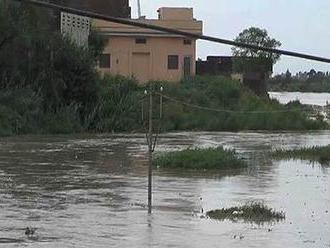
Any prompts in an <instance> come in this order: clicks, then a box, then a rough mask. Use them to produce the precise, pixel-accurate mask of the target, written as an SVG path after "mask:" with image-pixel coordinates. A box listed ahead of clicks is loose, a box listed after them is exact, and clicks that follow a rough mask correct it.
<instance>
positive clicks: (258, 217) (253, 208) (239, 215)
mask: <svg viewBox="0 0 330 248" xmlns="http://www.w3.org/2000/svg"><path fill="white" fill-rule="evenodd" d="M206 215H207V216H208V217H209V218H211V219H216V220H221V221H223V220H230V221H237V220H243V221H246V222H253V223H262V222H272V221H280V220H284V219H285V214H284V213H283V212H278V211H275V210H273V209H271V208H269V207H267V206H265V205H264V204H262V203H258V202H253V203H249V204H246V205H244V206H240V207H231V208H223V209H218V210H212V211H209V212H207V213H206Z"/></svg>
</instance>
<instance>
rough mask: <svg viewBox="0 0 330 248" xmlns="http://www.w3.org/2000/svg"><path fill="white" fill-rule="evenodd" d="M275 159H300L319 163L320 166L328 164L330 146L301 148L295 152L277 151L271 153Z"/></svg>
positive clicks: (329, 160) (329, 161)
mask: <svg viewBox="0 0 330 248" xmlns="http://www.w3.org/2000/svg"><path fill="white" fill-rule="evenodd" d="M273 157H274V158H277V159H302V160H309V161H313V162H319V163H320V164H322V165H329V164H330V145H328V146H324V147H318V146H315V147H312V148H301V149H295V150H277V151H275V152H274V153H273Z"/></svg>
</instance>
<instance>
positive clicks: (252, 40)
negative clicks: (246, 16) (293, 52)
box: [232, 27, 282, 72]
mask: <svg viewBox="0 0 330 248" xmlns="http://www.w3.org/2000/svg"><path fill="white" fill-rule="evenodd" d="M235 41H236V42H239V43H245V44H250V45H257V46H261V47H267V48H273V49H275V48H278V47H280V46H281V45H282V44H281V42H279V41H278V40H276V39H274V38H271V37H270V36H269V35H268V32H267V30H265V29H260V28H256V27H251V28H248V29H245V30H243V31H242V32H241V33H240V34H239V35H238V36H237V37H236V39H235ZM232 53H233V56H235V57H238V59H236V60H235V61H234V70H235V71H239V72H242V71H243V72H244V71H255V70H257V71H264V72H267V71H269V69H271V66H273V65H274V64H275V63H276V62H277V61H278V60H279V59H280V55H279V54H274V53H269V52H265V51H260V50H256V49H251V48H242V47H233V48H232Z"/></svg>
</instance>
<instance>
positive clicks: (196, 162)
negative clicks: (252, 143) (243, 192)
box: [154, 147, 247, 170]
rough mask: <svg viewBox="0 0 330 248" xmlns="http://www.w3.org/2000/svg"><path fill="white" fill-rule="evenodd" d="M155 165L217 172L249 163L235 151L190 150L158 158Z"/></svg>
mask: <svg viewBox="0 0 330 248" xmlns="http://www.w3.org/2000/svg"><path fill="white" fill-rule="evenodd" d="M154 164H155V166H157V167H160V168H173V169H174V168H177V169H193V170H213V169H214V170H215V169H228V168H239V167H244V166H246V165H247V163H246V162H245V161H244V160H243V159H242V158H239V157H238V155H237V153H236V152H235V151H234V150H226V149H224V148H223V147H217V148H207V149H200V148H189V149H185V150H182V151H175V152H168V153H164V154H161V155H159V156H157V157H156V158H155V160H154Z"/></svg>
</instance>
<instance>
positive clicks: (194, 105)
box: [156, 93, 309, 114]
mask: <svg viewBox="0 0 330 248" xmlns="http://www.w3.org/2000/svg"><path fill="white" fill-rule="evenodd" d="M156 94H157V95H160V96H162V97H163V98H164V99H167V100H169V101H172V102H176V103H179V104H181V105H184V106H187V107H191V108H194V109H199V110H205V111H211V112H217V113H230V114H267V113H292V112H301V111H302V112H309V110H307V109H287V110H256V111H235V110H227V109H217V108H210V107H205V106H200V105H196V104H192V103H188V102H185V101H182V100H178V99H175V98H173V97H170V96H167V95H164V94H161V93H156Z"/></svg>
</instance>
